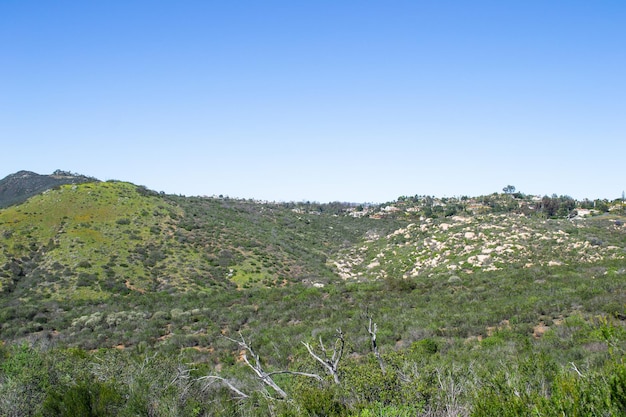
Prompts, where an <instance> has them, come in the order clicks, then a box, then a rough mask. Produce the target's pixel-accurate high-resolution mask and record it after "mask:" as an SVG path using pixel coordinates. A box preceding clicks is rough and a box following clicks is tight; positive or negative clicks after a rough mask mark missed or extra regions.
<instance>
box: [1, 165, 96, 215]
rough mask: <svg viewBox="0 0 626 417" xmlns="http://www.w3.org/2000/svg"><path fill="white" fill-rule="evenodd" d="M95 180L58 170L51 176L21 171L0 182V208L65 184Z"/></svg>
mask: <svg viewBox="0 0 626 417" xmlns="http://www.w3.org/2000/svg"><path fill="white" fill-rule="evenodd" d="M93 181H96V179H95V178H91V177H87V176H84V175H80V174H73V173H71V172H66V171H61V170H56V171H54V172H53V173H52V174H50V175H40V174H36V173H34V172H30V171H19V172H16V173H15V174H11V175H8V176H6V177H5V178H3V179H2V180H0V208H3V207H8V206H10V205H13V204H20V203H22V202H24V201H26V200H27V199H28V198H29V197H32V196H34V195H37V194H39V193H42V192H44V191H46V190H49V189H51V188H54V187H58V186H60V185H63V184H80V183H84V182H93Z"/></svg>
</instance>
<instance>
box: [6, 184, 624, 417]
mask: <svg viewBox="0 0 626 417" xmlns="http://www.w3.org/2000/svg"><path fill="white" fill-rule="evenodd" d="M622 203H623V202H619V201H618V202H607V201H597V202H588V201H582V202H574V201H573V200H571V199H569V198H567V197H556V196H553V197H544V198H536V197H532V196H525V195H521V194H518V195H510V194H494V195H491V196H482V197H475V198H460V199H455V198H454V199H436V198H432V197H419V196H416V197H411V198H407V197H401V198H399V199H398V200H397V201H394V202H389V203H386V204H381V205H372V206H367V205H354V204H343V203H331V204H318V203H311V202H301V203H267V202H257V201H252V200H240V199H229V198H217V197H215V198H204V197H182V196H171V195H163V194H157V193H154V192H152V191H150V190H147V189H145V187H138V186H136V185H133V184H129V183H124V182H117V181H113V182H90V183H84V184H74V185H71V184H70V185H62V186H60V187H56V188H55V189H50V190H48V191H46V192H44V193H42V194H39V195H36V196H34V197H31V198H30V199H28V200H27V201H25V202H24V203H22V204H20V205H17V206H12V207H8V208H5V209H2V210H0V282H1V292H0V341H1V342H2V343H1V344H0V401H1V402H0V403H1V404H3V407H0V409H2V411H0V416H4V415H7V416H8V415H126V416H132V415H157V416H174V415H181V416H187V415H196V416H213V415H229V416H231V415H247V416H264V415H280V416H298V415H305V416H322V415H331V416H358V417H365V416H368V417H369V416H387V415H391V416H444V415H445V416H449V415H456V416H469V415H475V416H487V415H494V416H495V415H511V416H513V415H528V416H530V415H533V416H535V415H546V416H552V415H554V416H557V415H581V416H582V415H585V416H586V415H610V416H617V415H622V412H624V411H626V394H625V393H626V365H625V364H624V360H623V358H624V354H625V352H626V325H625V319H626V226H625V225H624V224H625V223H626V218H624V216H623V209H624V206H623V204H622ZM337 329H341V332H340V333H338V332H337ZM372 335H375V336H376V337H375V341H376V344H373V342H372ZM305 343H306V344H308V346H305ZM309 349H310V350H309ZM340 351H341V353H342V355H341V357H340V358H339V359H337V353H338V352H340ZM313 353H315V354H317V355H319V357H320V358H325V359H326V362H325V363H326V364H329V363H332V362H333V360H337V364H338V368H337V369H338V370H337V374H336V375H335V376H333V375H332V374H331V373H330V371H329V370H328V368H327V367H326V365H322V362H323V361H322V362H320V361H318V360H316V359H315V358H314V356H313ZM244 354H245V355H246V356H244ZM256 355H258V356H256ZM333 358H334V359H333ZM246 360H248V361H249V363H250V364H251V365H248V364H246ZM329 361H330V362H329ZM104 364H106V366H105V365H104ZM255 364H256V366H259V367H260V368H257V370H259V369H261V368H262V369H263V371H262V372H261V371H260V370H259V372H261V374H263V372H265V375H266V377H264V378H265V379H264V378H257V377H256V376H255V375H256V374H255V371H253V370H252V369H251V368H252V366H255ZM298 373H300V374H298ZM303 374H307V375H309V376H303ZM310 375H314V376H315V378H313V377H310ZM335 377H336V378H335ZM268 378H270V379H272V380H273V381H274V382H275V383H276V387H274V388H270V387H269V385H268V384H267V380H268ZM264 381H265V382H264ZM233 388H234V389H233ZM236 390H237V391H236ZM98 404H99V405H98ZM72 407H78V408H72ZM80 407H87V408H80ZM87 409H88V410H91V411H84V410H87ZM5 410H8V411H5ZM20 410H29V411H28V412H26V413H25V414H19V413H20V412H22V411H20ZM71 410H74V411H71ZM76 410H83V411H76ZM98 410H99V411H98ZM594 410H595V411H594ZM72 413H74V414H72ZM89 413H91V414H89Z"/></svg>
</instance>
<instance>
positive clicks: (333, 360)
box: [302, 329, 346, 384]
mask: <svg viewBox="0 0 626 417" xmlns="http://www.w3.org/2000/svg"><path fill="white" fill-rule="evenodd" d="M319 343H320V350H321V351H322V354H321V356H320V355H318V354H316V353H315V352H314V351H313V348H312V347H311V345H310V344H309V343H306V342H302V344H303V345H304V346H305V347H306V349H307V350H308V351H309V354H310V355H311V356H313V358H314V359H315V360H316V361H318V362H319V363H321V364H322V366H323V367H324V368H325V369H326V372H328V374H329V375H331V376H332V377H333V381H335V384H339V382H340V381H339V371H338V367H339V361H340V360H341V357H342V356H343V349H344V346H345V344H346V342H345V339H344V336H343V332H342V331H341V329H337V339H336V340H335V344H334V345H333V351H332V355H331V356H329V354H328V350H327V349H326V347H325V346H324V342H322V337H321V336H320V338H319Z"/></svg>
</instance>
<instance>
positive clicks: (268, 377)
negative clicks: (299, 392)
mask: <svg viewBox="0 0 626 417" xmlns="http://www.w3.org/2000/svg"><path fill="white" fill-rule="evenodd" d="M239 337H240V338H241V340H235V339H231V338H230V337H226V338H227V339H228V340H230V341H232V342H235V343H237V344H238V345H239V347H240V348H241V349H243V354H242V359H243V361H244V362H245V363H246V365H248V367H249V368H250V369H252V370H253V371H254V373H255V374H256V376H257V377H258V378H259V379H260V380H261V382H263V383H264V384H265V385H267V386H269V387H271V388H272V389H273V390H274V391H276V394H278V396H279V397H280V398H282V399H287V398H288V397H289V396H288V395H287V393H286V392H285V391H284V390H283V389H282V388H281V387H280V386H278V384H277V383H276V382H275V381H274V380H273V379H272V375H277V374H290V375H300V376H306V377H309V378H315V379H317V380H318V381H322V380H323V379H322V377H321V376H319V375H317V374H310V373H307V372H297V371H275V372H265V371H264V370H263V366H262V365H261V360H260V359H259V355H258V354H256V353H255V352H254V350H252V347H251V346H250V345H249V344H248V342H246V340H245V339H244V337H243V335H242V334H241V333H239ZM248 353H249V354H250V356H251V357H252V360H253V362H250V360H249V359H248ZM217 379H221V380H222V381H223V382H225V383H226V382H227V381H225V380H224V379H222V378H217ZM228 386H229V388H230V389H231V390H233V391H235V392H237V390H236V389H233V386H232V385H230V384H228ZM237 393H238V394H239V395H242V394H243V393H241V392H240V391H239V392H237ZM244 395H245V394H244Z"/></svg>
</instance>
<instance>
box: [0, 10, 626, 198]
mask: <svg viewBox="0 0 626 417" xmlns="http://www.w3.org/2000/svg"><path fill="white" fill-rule="evenodd" d="M625 28H626V2H624V1H596V2H590V1H574V0H569V1H539V0H538V1H532V0H531V1H471V2H469V1H445V0H443V1H428V2H426V1H418V0H413V1H393V0H390V1H384V2H383V1H367V0H363V1H336V0H335V1H306V2H305V1H238V2H234V1H233V2H231V1H208V0H206V1H193V0H190V1H184V2H175V1H158V0H152V1H139V0H137V1H132V0H131V1H114V0H112V1H102V2H88V1H54V2H51V1H17V0H3V1H1V2H0V60H1V63H2V65H0V155H1V157H0V161H1V162H0V177H4V176H5V175H8V174H11V173H13V172H16V171H18V170H21V169H27V170H31V171H35V172H38V173H42V174H45V173H51V172H52V171H54V170H55V169H57V168H60V169H64V170H69V171H74V172H79V173H83V174H87V175H91V176H95V177H97V178H100V179H103V180H107V179H120V180H126V181H131V182H134V183H136V184H142V185H146V186H148V187H149V188H151V189H154V190H157V191H165V192H168V193H175V194H185V195H213V194H224V195H229V196H232V197H242V198H257V199H268V200H283V201H301V200H310V201H321V202H326V201H336V200H339V201H354V202H384V201H390V200H394V199H395V198H397V197H398V196H400V195H415V194H419V195H434V196H448V197H449V196H461V195H468V196H474V195H481V194H489V193H492V192H498V191H501V190H502V188H503V187H504V186H505V185H507V184H512V185H514V186H516V187H517V189H518V190H519V191H522V192H524V193H528V194H539V195H544V194H548V195H550V194H552V193H556V194H567V195H570V196H573V197H575V198H584V197H587V198H609V199H613V198H618V197H621V194H622V191H623V190H624V189H626V176H625V175H624V173H625V170H626V163H625V161H626V75H625V74H626V30H625Z"/></svg>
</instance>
